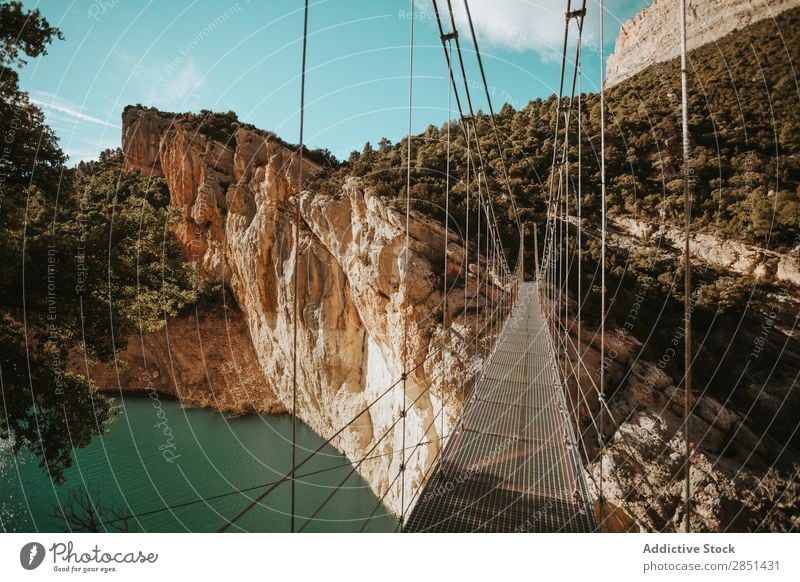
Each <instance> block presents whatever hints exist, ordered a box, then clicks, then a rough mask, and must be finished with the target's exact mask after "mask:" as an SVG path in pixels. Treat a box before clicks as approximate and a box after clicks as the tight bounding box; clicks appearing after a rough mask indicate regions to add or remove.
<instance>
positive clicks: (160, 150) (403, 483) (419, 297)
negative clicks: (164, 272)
mask: <svg viewBox="0 0 800 582" xmlns="http://www.w3.org/2000/svg"><path fill="white" fill-rule="evenodd" d="M197 127H198V126H197V124H196V123H193V120H192V118H191V117H188V118H187V116H181V117H175V116H171V115H168V114H162V113H159V112H157V111H155V110H146V109H138V108H128V109H126V111H125V113H124V114H123V140H122V141H123V150H124V153H125V155H126V164H127V168H128V169H129V170H135V171H138V172H141V173H143V174H146V175H157V176H163V177H164V179H165V180H166V182H167V184H168V186H169V191H170V196H171V204H172V206H174V207H175V208H176V209H177V211H178V212H179V213H180V218H179V221H178V224H177V226H176V227H175V232H176V234H177V236H178V239H179V240H180V242H181V243H182V244H183V246H184V248H185V250H186V254H187V257H189V258H191V259H192V260H193V261H194V262H195V263H196V264H197V265H198V269H199V277H200V280H201V281H202V283H204V284H209V283H218V284H219V283H222V284H224V285H225V288H226V289H230V292H231V294H232V296H233V299H234V300H235V304H236V305H237V306H238V307H237V310H238V314H237V315H236V316H235V317H241V319H242V321H243V327H244V328H245V329H246V335H247V336H249V338H248V339H249V341H251V342H252V349H253V350H254V354H255V358H256V359H257V363H258V367H259V368H260V371H261V372H262V373H263V382H264V384H265V386H264V389H263V390H260V391H256V392H254V393H253V394H247V391H248V389H247V387H245V388H241V390H244V392H245V393H244V394H243V396H242V397H244V398H249V399H255V400H256V401H257V402H256V403H255V404H251V405H250V408H251V409H252V410H257V411H264V410H265V409H269V408H270V407H271V406H272V404H267V401H268V400H269V399H270V398H271V396H270V395H272V394H274V395H275V397H277V401H278V403H280V404H282V406H284V407H286V408H287V409H290V408H291V405H292V390H293V382H292V379H293V356H294V354H293V339H294V336H293V334H294V321H295V315H294V314H295V313H297V322H298V326H297V342H298V352H297V366H298V368H297V413H298V415H299V417H300V418H302V420H303V421H304V422H306V423H307V424H308V425H309V426H310V427H311V428H312V429H313V430H314V431H315V432H317V433H318V434H320V435H322V436H323V437H326V438H327V437H330V436H332V435H334V433H335V432H336V431H337V430H338V429H339V428H340V427H342V426H345V425H346V424H347V423H351V424H349V425H348V428H347V429H345V430H344V431H343V432H341V434H340V435H339V436H337V438H335V439H334V441H333V444H334V445H335V446H336V447H337V448H339V449H340V450H341V451H343V452H344V453H345V454H346V455H347V456H348V458H350V459H351V460H352V461H353V462H354V463H356V462H357V460H359V459H362V458H363V457H369V458H368V460H366V461H365V462H363V463H362V464H360V465H359V466H358V470H359V472H360V473H361V474H362V475H363V476H364V477H365V478H366V479H367V481H368V482H369V484H370V485H371V486H372V488H373V490H374V491H375V493H376V494H377V495H378V496H379V497H382V496H384V495H385V502H386V504H387V505H388V507H389V508H391V509H392V510H393V511H395V512H399V511H400V503H401V502H400V498H401V489H402V488H404V489H405V504H406V506H408V505H409V500H410V499H412V494H413V492H414V491H416V490H417V488H418V487H419V485H420V484H421V483H422V481H423V480H424V478H425V475H426V472H427V471H428V469H429V467H430V466H431V464H432V462H433V461H434V459H435V457H436V455H437V453H438V451H439V448H440V446H441V445H442V443H443V440H442V438H441V437H442V430H444V434H446V433H447V432H448V431H449V429H450V427H451V426H452V425H453V424H454V423H455V419H456V418H457V417H458V415H459V413H460V409H461V402H460V399H461V394H462V392H461V391H459V390H458V389H457V388H456V386H455V384H453V383H452V382H449V381H448V379H450V378H463V377H468V376H469V375H470V372H471V371H474V370H476V369H477V367H478V366H479V364H480V358H479V357H478V356H477V355H476V354H475V353H474V348H473V347H472V346H474V342H470V341H466V340H467V338H470V337H473V338H474V335H475V326H476V325H477V322H478V316H477V315H475V314H472V315H469V316H464V315H460V314H461V313H462V308H463V296H464V294H463V293H454V294H453V297H454V299H452V300H449V301H448V313H449V317H448V323H449V325H448V328H447V329H444V327H443V326H442V325H441V321H442V290H441V289H442V283H441V281H442V275H443V273H444V269H445V268H447V270H448V272H449V277H450V280H451V281H453V280H454V279H455V278H456V275H458V273H459V272H461V269H462V263H463V258H464V252H463V248H462V246H461V244H460V239H459V238H458V237H457V236H456V235H455V233H452V232H447V231H445V230H444V228H443V227H442V226H441V225H439V224H438V223H437V222H435V221H433V220H431V219H429V218H426V217H425V216H422V215H419V214H417V213H413V212H412V215H411V220H410V227H409V231H408V232H409V251H410V252H409V259H408V268H409V273H410V274H411V275H410V276H409V277H408V279H407V284H403V268H404V265H405V260H404V256H403V255H404V249H405V236H406V229H405V211H404V210H403V211H402V212H398V211H395V210H393V208H392V205H391V204H390V203H388V202H387V201H385V200H383V199H381V198H379V197H377V196H374V195H372V194H371V193H370V192H369V191H368V190H365V189H364V188H363V187H362V185H361V184H360V182H359V181H358V180H356V179H351V180H349V181H347V182H346V183H345V185H344V187H343V188H342V190H341V191H340V192H338V193H337V194H336V195H323V194H311V193H308V192H306V191H302V192H300V193H299V194H297V193H298V191H300V190H301V188H300V184H299V179H300V175H301V172H300V170H301V168H300V163H301V162H300V159H299V157H298V156H297V155H296V154H295V153H294V152H293V151H292V150H291V149H289V148H288V147H287V146H286V145H285V144H283V143H282V142H280V141H279V140H278V139H277V138H275V137H274V136H272V135H271V134H268V133H265V132H259V131H257V130H254V129H247V128H243V127H238V128H236V129H235V130H234V131H233V133H231V134H230V135H227V136H218V135H213V134H212V135H213V137H212V135H207V134H205V133H202V132H200V131H198V129H197ZM303 163H304V167H303V168H302V176H304V177H305V178H308V177H310V176H312V175H314V174H315V173H316V172H317V171H318V167H317V166H316V165H315V164H313V163H311V162H309V161H308V160H306V161H304V162H303ZM296 195H299V203H298V201H297V200H296V199H295V196H296ZM298 207H299V209H300V217H299V218H300V220H299V224H300V226H299V237H297V236H295V227H294V224H295V219H296V218H297V216H296V213H295V209H296V208H298ZM445 246H446V248H447V256H448V263H447V266H446V267H445V265H444V255H445ZM295 265H296V266H297V274H298V277H297V279H296V281H297V285H298V288H297V294H296V296H295V291H294V285H295ZM481 268H482V267H481ZM472 284H473V279H470V282H469V283H468V289H469V295H470V296H471V298H472V297H476V301H477V302H478V303H480V302H481V301H482V299H481V297H485V295H480V294H478V295H477V296H476V293H477V292H476V290H475V288H474V286H469V285H472ZM295 297H296V300H297V302H296V304H295ZM226 329H229V328H228V327H227V326H221V327H220V329H218V330H216V331H214V330H210V329H207V330H206V333H209V334H214V333H217V334H219V335H220V336H223V337H224V334H225V333H226ZM234 331H235V332H236V333H235V334H234V335H235V336H236V338H237V339H236V341H241V337H242V335H243V334H242V333H240V332H238V331H236V330H234ZM442 346H444V348H443V349H439V348H440V347H442ZM404 362H405V363H406V365H405V366H404ZM197 366H202V361H201V360H200V359H199V358H198V360H197ZM404 369H408V370H409V372H408V374H407V379H406V381H405V382H403V381H402V380H401V378H402V376H403V372H404ZM404 384H405V385H404ZM219 390H221V391H223V392H224V391H225V387H224V386H221V387H219ZM404 394H405V400H404ZM259 399H266V400H265V401H264V402H261V403H259V402H258V400H259ZM223 400H224V398H223ZM373 400H377V403H376V404H375V405H374V406H372V407H370V408H369V410H368V411H367V412H365V413H364V414H362V415H360V416H358V413H359V412H361V411H362V410H364V409H365V408H366V407H367V405H368V404H369V403H370V402H372V401H373ZM443 403H444V406H443ZM404 409H406V410H407V413H406V416H405V419H404V421H401V412H402V411H403V410H404ZM442 417H444V422H442ZM354 419H355V420H354ZM384 435H387V436H386V438H382V437H383V436H384ZM403 443H405V445H406V446H407V447H410V448H408V450H407V451H406V452H405V455H402V454H401V452H400V450H401V448H402V446H403ZM417 443H421V444H420V445H419V446H415V445H416V444H417ZM303 456H304V455H302V454H301V457H300V458H301V459H302V458H303ZM403 457H404V458H403ZM403 461H404V464H405V471H401V469H400V465H401V462H403ZM401 472H402V474H403V477H402V480H401V479H400V478H398V475H399V474H400V473H401Z"/></svg>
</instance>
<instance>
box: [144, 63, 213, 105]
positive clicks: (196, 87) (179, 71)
mask: <svg viewBox="0 0 800 582" xmlns="http://www.w3.org/2000/svg"><path fill="white" fill-rule="evenodd" d="M204 78H205V75H203V73H202V72H201V71H200V69H199V67H198V66H197V65H196V64H195V62H194V59H192V58H188V59H181V60H180V62H174V63H172V64H171V68H170V67H169V66H168V67H167V68H165V69H164V72H163V74H162V75H161V76H160V77H158V82H157V83H156V85H155V86H153V87H152V88H151V90H150V93H149V95H148V96H149V100H151V101H152V104H153V105H155V106H156V107H161V108H166V109H169V108H179V109H186V108H187V107H188V108H189V109H191V107H192V106H193V105H194V104H196V103H197V98H198V96H199V93H200V91H201V89H202V87H203V81H204ZM148 105H149V104H148Z"/></svg>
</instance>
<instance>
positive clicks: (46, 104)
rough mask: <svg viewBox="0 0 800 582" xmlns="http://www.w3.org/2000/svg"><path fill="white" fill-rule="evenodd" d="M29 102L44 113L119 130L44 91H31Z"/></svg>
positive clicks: (112, 124)
mask: <svg viewBox="0 0 800 582" xmlns="http://www.w3.org/2000/svg"><path fill="white" fill-rule="evenodd" d="M30 100H31V101H32V102H33V103H35V104H36V105H38V106H39V107H41V108H42V109H44V110H45V111H51V112H52V111H56V112H59V113H63V114H65V115H66V116H67V117H70V118H72V119H73V120H75V121H83V122H88V123H93V124H96V125H102V126H104V127H113V128H115V129H119V125H116V124H114V123H109V122H108V121H104V120H102V119H99V118H97V117H93V116H91V115H88V114H86V113H84V112H83V111H82V109H83V108H82V107H81V106H80V105H77V104H75V103H72V102H71V101H68V100H66V99H63V98H60V97H58V96H56V95H53V94H52V93H47V92H46V91H31V93H30Z"/></svg>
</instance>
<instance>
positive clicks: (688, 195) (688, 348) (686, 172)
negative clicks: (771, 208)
mask: <svg viewBox="0 0 800 582" xmlns="http://www.w3.org/2000/svg"><path fill="white" fill-rule="evenodd" d="M679 19H680V22H679V24H680V29H681V129H682V133H683V212H684V237H683V325H684V339H683V341H684V350H683V358H684V369H685V373H684V381H683V389H684V395H683V396H684V400H683V421H684V422H683V440H684V446H685V451H684V452H685V455H686V458H685V462H684V467H683V468H684V471H685V473H686V474H685V479H684V489H683V495H684V500H683V501H684V516H683V522H684V531H686V532H689V531H691V483H690V481H689V470H690V469H691V462H692V458H691V456H692V453H691V443H690V442H689V438H690V437H689V429H690V427H691V426H690V425H691V413H692V404H691V393H692V262H691V255H690V254H689V251H690V246H689V245H690V241H689V235H690V234H691V226H692V190H691V183H690V178H691V175H690V168H689V164H690V159H689V157H690V155H691V152H690V149H689V88H688V85H689V73H688V68H687V62H686V61H687V59H686V0H680V4H679Z"/></svg>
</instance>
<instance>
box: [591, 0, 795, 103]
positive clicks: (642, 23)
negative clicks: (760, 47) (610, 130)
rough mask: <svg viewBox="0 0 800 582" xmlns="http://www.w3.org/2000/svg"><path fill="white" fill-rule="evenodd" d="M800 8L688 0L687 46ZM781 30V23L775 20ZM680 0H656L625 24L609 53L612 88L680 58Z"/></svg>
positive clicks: (774, 0)
mask: <svg viewBox="0 0 800 582" xmlns="http://www.w3.org/2000/svg"><path fill="white" fill-rule="evenodd" d="M797 6H800V0H688V1H687V9H686V37H687V48H688V49H689V50H692V49H695V48H697V47H699V46H702V45H704V44H708V43H710V42H714V41H716V40H717V39H719V38H722V37H723V36H725V35H727V34H729V33H731V32H733V31H735V30H741V29H744V28H747V27H748V26H750V25H751V24H753V23H755V22H758V21H759V20H764V19H765V18H776V17H777V16H778V15H779V14H780V13H781V12H783V11H785V10H788V9H790V8H794V7H797ZM776 27H778V28H780V21H779V20H778V21H777V22H776ZM679 50H680V30H679V28H678V3H677V2H676V1H674V0H654V1H653V3H652V4H651V5H650V6H648V7H647V8H645V9H644V10H642V11H641V12H639V13H638V14H637V15H636V16H634V17H633V18H632V19H630V20H628V21H627V22H626V23H625V24H623V26H622V29H621V30H620V33H619V36H618V37H617V42H616V45H615V47H614V52H613V53H612V54H610V55H609V57H608V63H607V68H606V71H607V72H606V85H607V86H608V87H611V86H613V85H616V84H618V83H620V82H621V81H623V80H625V79H627V78H628V77H631V76H633V75H635V74H636V73H638V72H639V71H642V70H644V69H646V68H647V67H649V66H650V65H653V64H655V63H661V62H665V61H669V60H672V59H674V58H676V57H678V56H679V54H680V53H679Z"/></svg>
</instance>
